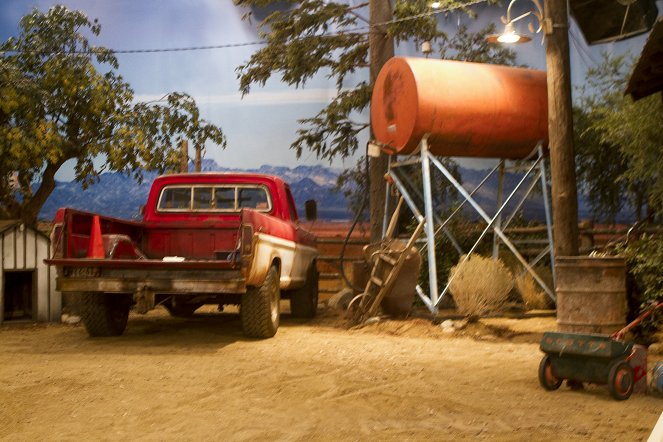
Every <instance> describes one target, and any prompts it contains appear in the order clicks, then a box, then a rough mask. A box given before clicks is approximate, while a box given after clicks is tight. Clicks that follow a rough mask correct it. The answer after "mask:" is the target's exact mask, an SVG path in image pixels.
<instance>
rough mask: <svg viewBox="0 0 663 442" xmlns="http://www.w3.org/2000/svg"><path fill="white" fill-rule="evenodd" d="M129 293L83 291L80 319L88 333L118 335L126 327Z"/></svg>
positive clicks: (129, 304) (94, 335)
mask: <svg viewBox="0 0 663 442" xmlns="http://www.w3.org/2000/svg"><path fill="white" fill-rule="evenodd" d="M130 307H131V295H126V294H108V293H83V294H82V295H81V319H82V320H83V324H84V325H85V329H86V330H87V333H88V335H90V336H93V337H97V336H120V335H121V334H122V333H124V329H125V328H127V320H128V319H129V308H130Z"/></svg>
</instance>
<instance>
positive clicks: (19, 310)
mask: <svg viewBox="0 0 663 442" xmlns="http://www.w3.org/2000/svg"><path fill="white" fill-rule="evenodd" d="M34 274H35V272H34V270H30V271H23V272H5V275H4V281H5V286H4V290H3V293H4V295H5V296H4V301H5V302H4V312H3V320H4V321H11V320H17V319H33V317H34V315H33V311H32V306H33V305H34V303H33V297H34V290H33V287H34V285H33V281H34Z"/></svg>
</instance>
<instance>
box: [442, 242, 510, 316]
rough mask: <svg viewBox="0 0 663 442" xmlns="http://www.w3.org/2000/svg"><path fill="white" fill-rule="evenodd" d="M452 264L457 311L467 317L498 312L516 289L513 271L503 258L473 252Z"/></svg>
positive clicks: (452, 282) (451, 290) (452, 292)
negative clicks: (504, 262)
mask: <svg viewBox="0 0 663 442" xmlns="http://www.w3.org/2000/svg"><path fill="white" fill-rule="evenodd" d="M463 259H464V257H462V258H461V260H460V263H459V264H458V265H456V266H455V267H453V268H452V269H451V271H450V272H449V274H450V277H451V278H452V280H451V284H450V286H449V290H450V292H451V296H453V298H454V301H455V302H456V306H457V308H458V311H459V312H460V313H462V314H464V315H466V316H480V315H485V314H486V313H490V312H494V311H498V310H499V309H500V308H501V307H502V306H503V305H504V303H505V302H506V301H507V298H508V296H509V292H510V291H511V289H512V288H513V277H512V275H511V272H510V271H509V270H508V269H507V268H506V267H505V266H504V264H503V263H502V262H501V261H500V260H493V259H490V258H484V257H482V256H479V255H472V256H470V257H469V259H468V260H467V261H465V262H463Z"/></svg>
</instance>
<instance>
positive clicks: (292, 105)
mask: <svg viewBox="0 0 663 442" xmlns="http://www.w3.org/2000/svg"><path fill="white" fill-rule="evenodd" d="M350 1H351V2H355V3H359V1H356V0H350ZM503 3H506V2H503ZM520 3H522V4H525V3H528V2H520ZM55 4H65V5H66V6H67V7H69V8H71V9H80V10H82V11H84V12H85V13H86V14H87V15H88V16H89V17H90V18H98V19H99V21H100V23H101V25H102V32H101V35H100V37H99V38H98V39H95V44H97V45H102V46H106V47H109V48H112V49H117V50H122V49H145V48H150V49H159V48H181V47H189V46H205V45H223V44H230V43H245V42H252V41H256V40H258V35H257V32H256V30H255V26H254V25H252V24H250V23H247V22H245V21H242V20H241V17H242V15H243V14H244V13H245V12H246V11H245V10H242V9H240V8H238V7H236V6H234V5H233V3H232V1H231V0H61V1H49V0H40V1H36V0H27V1H26V0H2V1H1V2H0V5H1V6H0V8H1V9H0V38H1V39H2V40H5V39H6V38H8V37H10V36H11V35H15V34H16V32H17V23H18V21H19V20H20V18H21V17H22V16H23V15H24V14H26V13H27V12H29V11H30V10H31V9H32V8H33V7H37V8H39V9H41V10H47V9H48V8H49V7H50V6H53V5H55ZM657 4H658V7H659V12H660V11H662V10H663V2H662V1H658V3H657ZM517 6H518V7H521V6H520V5H519V4H517ZM474 9H475V10H476V12H477V13H478V15H479V18H478V20H472V19H470V18H468V17H467V16H464V15H461V14H458V13H450V14H448V15H446V16H445V15H444V14H440V16H439V17H440V19H439V20H440V26H441V27H442V28H443V29H444V30H445V31H447V32H451V33H452V32H454V29H456V28H457V26H458V25H459V24H466V25H469V26H470V29H475V30H476V29H479V28H481V27H483V26H484V25H485V24H487V23H488V22H494V23H496V24H499V16H500V15H503V14H504V13H505V9H504V8H503V7H488V6H485V5H478V6H476V7H475V8H474ZM516 11H517V10H516ZM365 15H367V14H365ZM524 29H525V24H523V30H524ZM571 36H572V38H571V63H572V67H571V69H572V76H573V82H574V86H578V85H580V84H582V81H583V78H584V72H585V70H586V69H587V67H588V66H591V65H592V64H593V63H594V62H595V61H596V60H598V59H599V55H600V52H601V51H609V52H617V53H624V52H627V53H631V54H633V56H634V57H637V56H638V55H639V53H640V51H641V49H642V46H643V44H644V41H645V39H646V37H645V36H641V37H637V38H634V39H630V40H628V41H625V42H619V43H613V44H607V45H600V46H593V47H588V46H587V45H586V44H585V42H584V40H583V38H582V35H581V34H580V32H579V30H578V29H577V28H576V27H575V26H572V28H571ZM540 42H541V38H540V35H539V36H535V37H534V40H533V42H532V43H530V44H528V45H519V46H517V47H516V48H515V49H516V51H517V54H518V61H519V62H520V63H524V64H527V65H529V66H531V67H533V68H538V69H545V50H544V48H543V46H541V44H540ZM257 48H259V46H244V47H236V48H226V49H213V50H202V51H190V52H160V53H153V54H145V53H143V54H119V56H118V58H119V62H120V73H121V74H122V75H123V76H124V77H125V79H126V80H127V81H128V82H129V83H130V84H131V86H132V88H133V89H134V91H135V93H136V96H137V98H138V99H139V100H145V99H155V98H159V97H162V96H163V95H165V94H166V93H168V92H172V91H182V92H186V93H188V94H191V95H192V96H194V98H195V99H196V101H197V102H198V104H199V107H200V108H201V112H202V114H203V117H204V118H205V119H207V120H209V121H212V122H213V123H215V124H217V125H219V126H221V128H222V129H223V131H224V132H225V133H226V135H227V137H228V147H227V149H225V150H221V149H219V148H218V147H215V146H208V147H207V153H206V157H208V158H213V159H215V160H216V161H217V162H218V163H219V164H220V165H222V166H225V167H238V168H254V167H259V166H260V165H262V164H270V165H285V166H291V167H292V166H295V165H298V164H326V165H329V162H328V161H323V160H319V159H317V158H315V156H314V155H313V154H309V153H306V152H305V153H304V155H303V156H302V158H300V159H299V160H298V159H297V158H296V156H295V152H294V151H293V150H291V149H290V148H289V146H290V144H291V143H292V141H293V140H294V139H295V138H296V130H297V119H300V118H305V117H309V116H313V115H315V114H316V113H317V112H318V111H319V110H320V109H321V108H322V107H324V105H325V104H326V103H328V102H329V100H330V99H331V97H333V96H334V93H335V90H334V89H335V85H334V83H333V81H330V80H328V79H327V78H325V77H324V76H323V75H321V76H319V77H317V78H315V79H313V80H312V81H311V82H310V83H308V84H307V85H306V88H304V89H295V88H294V87H289V86H288V85H286V84H283V83H281V82H279V81H278V78H275V79H274V80H273V81H270V82H269V83H268V84H267V85H266V86H265V87H264V88H260V87H257V86H256V87H254V88H253V89H252V91H251V93H250V94H249V95H248V96H246V97H244V99H242V98H241V96H240V94H239V92H238V87H239V84H238V80H237V78H236V74H235V69H236V67H237V66H239V65H240V64H242V63H244V62H246V61H247V60H248V58H249V57H250V55H251V53H252V52H253V51H255V50H256V49H257ZM585 52H588V53H589V54H590V55H587V54H585ZM397 54H399V55H421V54H417V52H416V48H414V46H413V45H407V44H406V45H402V46H401V47H399V48H398V49H397ZM592 59H593V60H592ZM367 75H368V72H361V73H359V74H358V75H357V78H363V76H367ZM367 118H368V116H366V119H367ZM365 141H366V139H365V138H364V139H363V140H362V142H364V143H365ZM360 150H361V149H360ZM361 153H363V152H359V153H358V154H361ZM355 161H356V159H355V158H350V159H346V160H345V161H343V160H340V159H338V160H335V161H334V162H333V163H332V166H334V167H340V168H344V167H351V166H353V165H354V163H355ZM471 164H472V163H469V164H468V165H471ZM71 178H72V173H71V166H69V167H65V168H63V170H62V171H61V172H60V173H59V174H58V179H60V180H70V179H71Z"/></svg>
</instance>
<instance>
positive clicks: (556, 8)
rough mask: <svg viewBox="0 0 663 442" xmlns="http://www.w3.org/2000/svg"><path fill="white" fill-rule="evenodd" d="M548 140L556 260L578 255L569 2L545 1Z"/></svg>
mask: <svg viewBox="0 0 663 442" xmlns="http://www.w3.org/2000/svg"><path fill="white" fill-rule="evenodd" d="M544 9H545V11H544V15H543V16H544V17H545V19H544V23H543V29H544V32H545V38H546V65H547V70H548V137H549V144H548V145H549V149H550V174H551V179H552V215H553V241H554V244H555V247H554V252H555V256H556V257H557V256H575V255H577V254H578V196H577V187H576V170H575V156H574V155H575V153H574V148H573V112H572V107H571V67H570V61H569V23H568V11H567V3H566V0H546V2H545V3H544Z"/></svg>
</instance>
